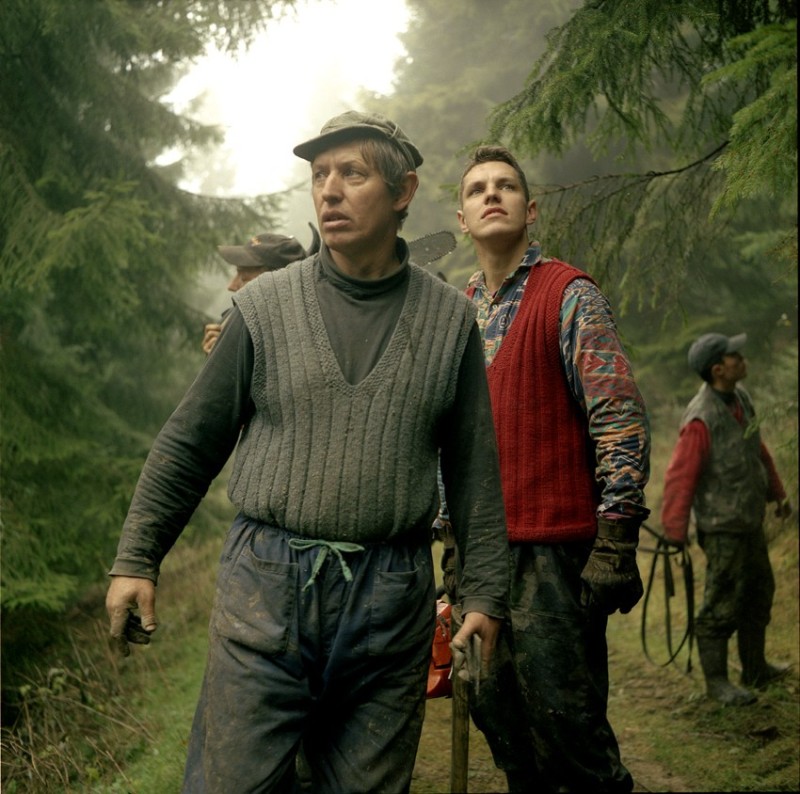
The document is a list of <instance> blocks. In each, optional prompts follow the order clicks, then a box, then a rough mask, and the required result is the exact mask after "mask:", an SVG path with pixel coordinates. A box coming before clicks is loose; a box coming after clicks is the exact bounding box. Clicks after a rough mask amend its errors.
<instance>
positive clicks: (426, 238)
mask: <svg viewBox="0 0 800 794" xmlns="http://www.w3.org/2000/svg"><path fill="white" fill-rule="evenodd" d="M455 247H456V238H455V235H454V234H453V233H452V232H445V231H441V232H431V233H430V234H424V235H422V237H417V239H416V240H411V241H410V242H409V243H408V251H409V259H410V260H411V261H412V262H413V263H414V264H415V265H421V266H424V265H429V264H430V263H431V262H435V261H436V260H437V259H441V258H442V257H443V256H446V255H447V254H449V253H450V252H451V251H453V250H455Z"/></svg>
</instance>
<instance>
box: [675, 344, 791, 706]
mask: <svg viewBox="0 0 800 794" xmlns="http://www.w3.org/2000/svg"><path fill="white" fill-rule="evenodd" d="M746 341H747V335H746V334H738V335H736V336H731V337H728V336H725V335H724V334H719V333H709V334H703V336H701V337H700V338H699V339H697V340H696V341H695V342H694V343H693V344H692V346H691V347H690V348H689V357H688V358H689V366H690V367H691V368H692V370H694V372H696V373H697V375H699V376H700V378H702V380H703V384H702V385H701V386H700V389H699V390H698V392H697V394H696V395H695V396H694V398H693V399H692V401H691V402H690V403H689V405H688V407H687V408H686V411H685V412H684V414H683V418H682V419H681V430H680V435H679V437H678V441H677V444H676V445H675V449H674V450H673V452H672V457H671V459H670V462H669V466H668V467H667V471H666V475H665V479H664V494H663V503H662V509H661V524H662V526H663V529H664V535H665V537H666V539H667V540H668V541H670V542H672V543H674V544H677V545H684V544H686V543H687V542H688V532H689V521H690V518H691V512H692V510H694V515H695V521H696V524H697V540H698V543H699V544H700V547H701V548H702V549H703V552H704V553H705V556H706V564H707V568H706V581H705V589H704V593H703V604H702V606H701V607H700V610H699V611H698V613H697V618H696V620H695V624H694V625H695V637H696V638H697V651H698V654H699V655H700V664H701V666H702V668H703V674H704V676H705V680H706V690H707V692H708V696H709V697H711V698H713V699H714V700H718V701H719V702H720V703H724V704H725V705H730V706H741V705H746V704H748V703H752V702H753V701H755V699H756V697H755V695H754V694H753V692H752V691H750V689H748V688H747V687H755V688H761V687H764V686H766V685H767V684H769V683H770V682H771V681H774V680H776V679H777V678H780V677H781V676H782V675H784V673H785V672H786V670H787V668H786V667H776V666H774V665H771V664H769V663H768V662H767V660H766V658H765V655H764V646H765V640H766V630H767V625H768V624H769V621H770V612H771V609H772V601H773V598H774V595H775V578H774V576H773V573H772V565H771V564H770V561H769V551H768V549H767V540H766V536H765V534H764V516H765V513H766V505H767V503H768V502H776V503H777V507H776V509H775V514H776V515H777V516H779V517H781V518H788V517H789V516H790V515H791V513H792V506H791V504H790V502H789V500H788V499H787V497H786V490H785V489H784V487H783V483H782V482H781V478H780V477H779V476H778V472H777V470H776V468H775V464H774V463H773V460H772V456H771V455H770V453H769V450H768V449H767V447H766V445H765V444H764V442H763V441H762V440H761V436H760V434H759V431H758V425H757V424H756V422H755V409H754V408H753V403H752V400H751V399H750V395H749V394H748V393H747V391H746V390H745V389H744V388H743V387H742V386H740V385H739V381H741V380H742V379H743V378H745V377H746V376H747V360H746V359H745V357H744V356H743V355H742V353H741V350H742V348H743V347H744V344H745V342H746ZM734 632H736V636H737V644H738V649H739V658H740V660H741V662H742V679H741V683H742V684H743V686H744V688H742V687H737V686H735V685H734V684H732V683H731V682H730V681H729V679H728V640H729V639H730V637H731V636H732V635H733V633H734Z"/></svg>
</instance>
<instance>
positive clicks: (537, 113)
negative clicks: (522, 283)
mask: <svg viewBox="0 0 800 794" xmlns="http://www.w3.org/2000/svg"><path fill="white" fill-rule="evenodd" d="M796 81H797V40H796V4H795V3H790V2H778V3H775V2H764V3H748V2H722V3H718V2H716V0H701V1H700V2H698V1H697V0H692V1H691V2H671V3H664V2H660V1H659V0H643V1H642V2H638V3H629V2H624V0H587V1H586V2H584V4H583V5H582V6H581V7H580V8H579V9H578V10H577V11H576V12H575V14H574V15H573V16H572V17H571V18H570V19H569V21H568V22H566V23H565V24H563V25H561V26H560V27H558V28H556V29H554V30H553V31H552V32H551V33H550V34H549V36H548V48H547V51H546V53H545V54H544V55H543V56H542V57H541V58H539V59H538V61H537V62H536V63H535V65H534V68H533V71H532V72H531V73H530V75H529V76H528V79H527V81H526V84H525V86H524V88H523V89H522V90H520V91H519V92H517V93H516V94H515V95H514V96H513V97H512V98H511V99H509V100H508V101H506V102H504V103H502V104H501V105H500V106H499V107H497V108H495V110H494V111H493V113H492V116H491V119H490V128H489V133H488V135H487V136H486V137H487V138H488V139H503V140H506V141H508V142H509V144H510V145H511V146H512V147H513V148H515V150H517V151H518V152H519V153H521V154H525V155H527V156H536V155H541V154H542V153H543V152H552V153H555V154H558V155H564V154H568V153H569V152H570V151H571V149H572V148H574V147H575V146H576V145H577V144H579V143H584V142H585V144H586V145H587V146H588V148H589V149H590V151H591V152H592V153H593V154H594V156H595V157H597V158H600V157H605V156H614V157H615V158H616V159H618V160H624V161H625V162H626V164H628V165H629V166H633V168H629V169H628V171H627V173H625V172H623V173H619V172H617V173H614V171H611V172H609V170H610V169H609V168H608V165H606V164H605V163H602V162H598V163H597V165H596V166H595V172H597V171H598V170H602V171H603V172H604V173H603V175H602V176H601V177H598V178H597V179H596V180H594V181H592V180H589V181H587V180H578V181H573V182H572V183H570V184H568V185H566V186H560V187H553V188H544V189H543V190H542V195H543V196H544V197H545V199H547V198H550V197H553V196H555V199H556V201H555V203H553V202H552V201H547V200H545V201H543V210H544V214H545V215H546V216H549V217H550V218H551V219H552V218H553V217H554V216H557V219H556V220H555V221H551V222H553V223H554V226H552V227H550V228H548V231H549V232H551V234H550V238H549V239H550V241H551V244H552V239H553V236H555V238H556V239H564V238H565V237H567V236H568V235H569V236H572V237H573V238H574V237H581V238H583V239H584V240H586V238H588V239H589V240H590V242H588V243H587V242H582V243H580V242H579V243H575V242H574V241H571V243H570V245H571V250H570V253H571V254H573V255H576V256H580V255H585V256H586V261H588V262H590V263H591V268H592V271H593V272H594V270H595V269H597V270H598V271H599V272H601V273H604V272H606V273H608V274H609V275H613V280H614V281H618V280H620V279H622V280H623V281H624V285H625V287H626V290H625V294H626V297H627V298H629V299H633V300H639V301H641V299H642V298H643V297H646V296H649V299H650V302H651V305H652V304H654V303H655V302H664V301H665V300H666V301H667V302H669V303H672V305H674V302H672V301H671V299H672V298H674V296H675V294H676V293H678V292H680V291H682V290H683V289H684V288H685V287H686V284H687V281H688V279H690V278H691V277H692V275H693V272H692V268H691V267H687V262H686V260H691V259H692V258H694V257H695V256H697V255H698V254H700V255H701V256H702V257H706V256H707V253H706V252H708V251H710V250H713V249H714V247H716V246H718V245H724V239H725V236H726V235H728V234H729V226H728V224H735V225H737V226H738V225H741V224H743V223H744V224H745V225H747V224H748V221H747V217H748V215H749V214H750V213H752V212H753V209H752V206H753V205H752V204H751V203H748V204H747V205H745V204H743V202H745V201H749V202H755V206H756V211H760V209H761V208H762V207H763V205H764V204H765V202H773V203H774V202H776V201H777V202H778V205H779V207H780V210H779V211H778V212H777V213H776V214H775V216H774V217H773V218H772V219H767V221H766V227H765V228H766V229H770V228H771V229H773V230H775V231H778V232H780V234H781V235H782V236H783V238H784V244H783V245H782V246H781V248H780V251H782V252H785V253H787V254H789V255H790V256H791V253H792V250H796V240H797V217H796V208H795V211H794V212H792V211H789V212H786V210H787V209H789V208H787V206H786V204H787V198H789V197H791V196H793V195H794V193H795V192H796V187H797V111H796V102H797V97H796V95H797V91H796ZM645 160H646V161H647V162H648V164H649V166H644V167H643V166H642V163H643V162H644V161H645ZM676 160H677V162H676ZM615 170H616V169H615ZM723 211H724V212H723ZM678 236H680V241H679V246H677V248H676V245H675V241H676V237H678ZM676 255H677V262H676ZM784 261H785V262H787V263H789V262H793V261H794V260H792V259H790V258H787V259H786V260H784ZM651 279H654V281H655V283H653V281H651ZM653 287H655V288H653Z"/></svg>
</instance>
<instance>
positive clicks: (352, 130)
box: [294, 110, 422, 170]
mask: <svg viewBox="0 0 800 794" xmlns="http://www.w3.org/2000/svg"><path fill="white" fill-rule="evenodd" d="M354 138H384V139H386V140H387V141H390V142H391V143H393V144H394V145H395V146H397V148H398V149H400V151H401V152H403V154H404V155H405V156H406V158H407V159H408V161H409V165H412V164H413V165H412V170H413V168H418V167H419V166H421V165H422V155H421V154H420V153H419V149H417V147H416V146H414V144H413V143H411V141H410V139H409V138H408V136H407V135H406V134H405V133H404V132H403V130H401V129H400V127H398V126H397V124H395V123H394V122H393V121H390V120H389V119H387V118H386V116H382V115H381V114H380V113H361V112H359V111H357V110H348V111H346V112H345V113H342V114H340V115H338V116H334V117H333V118H332V119H329V120H328V121H326V122H325V124H323V125H322V129H321V130H320V131H319V135H317V137H316V138H311V139H310V140H308V141H305V143H300V144H298V145H297V146H295V147H294V153H295V154H296V155H297V156H298V157H302V158H303V159H304V160H308V161H309V162H311V161H312V160H313V159H314V158H315V157H316V156H317V155H318V154H319V153H320V152H324V151H325V150H326V149H330V148H332V147H334V146H338V145H339V144H340V143H344V142H345V141H348V140H353V139H354Z"/></svg>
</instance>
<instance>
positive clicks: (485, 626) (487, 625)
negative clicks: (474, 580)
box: [450, 612, 502, 678]
mask: <svg viewBox="0 0 800 794" xmlns="http://www.w3.org/2000/svg"><path fill="white" fill-rule="evenodd" d="M501 624H502V621H501V620H500V619H499V618H490V617H489V616H488V615H484V614H483V613H482V612H467V614H466V615H464V622H463V624H462V626H461V628H460V629H459V632H458V634H456V636H455V637H453V640H452V642H451V643H450V644H451V645H452V646H453V648H455V649H458V650H460V651H462V652H466V650H467V647H468V644H469V643H468V640H469V638H470V637H471V636H472V635H473V634H475V635H477V636H478V637H480V638H481V678H485V677H486V676H487V675H488V674H489V662H490V661H491V659H492V652H493V651H494V646H495V645H496V644H497V635H498V634H499V633H500V626H501Z"/></svg>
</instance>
